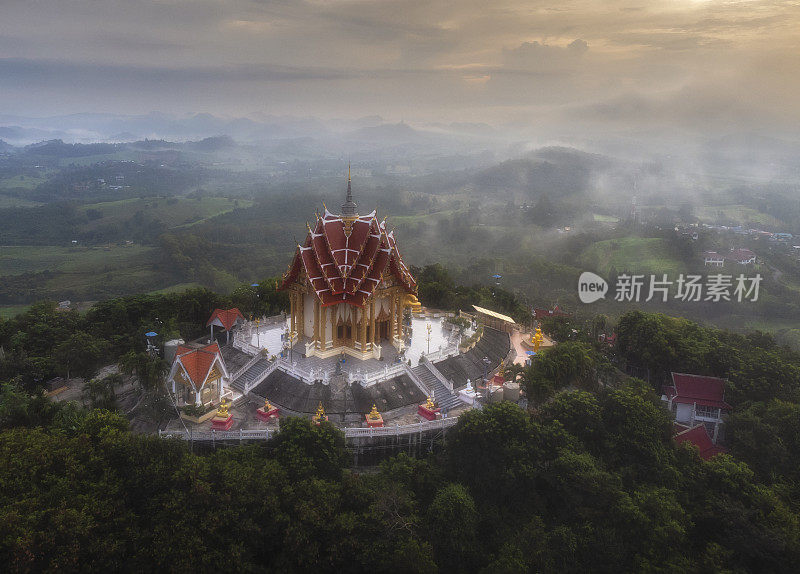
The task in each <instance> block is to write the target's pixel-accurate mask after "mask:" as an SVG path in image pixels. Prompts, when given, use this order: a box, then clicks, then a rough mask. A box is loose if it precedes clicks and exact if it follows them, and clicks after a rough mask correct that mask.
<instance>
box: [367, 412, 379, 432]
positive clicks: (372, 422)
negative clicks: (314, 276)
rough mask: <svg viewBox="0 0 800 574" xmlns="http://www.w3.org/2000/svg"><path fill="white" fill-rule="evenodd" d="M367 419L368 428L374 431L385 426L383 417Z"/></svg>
mask: <svg viewBox="0 0 800 574" xmlns="http://www.w3.org/2000/svg"><path fill="white" fill-rule="evenodd" d="M366 418H367V426H368V427H370V428H373V429H377V428H380V427H382V426H383V417H378V418H377V419H371V418H369V415H366Z"/></svg>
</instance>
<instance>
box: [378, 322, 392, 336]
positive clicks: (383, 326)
mask: <svg viewBox="0 0 800 574" xmlns="http://www.w3.org/2000/svg"><path fill="white" fill-rule="evenodd" d="M375 327H376V329H377V331H378V338H379V339H388V338H389V321H388V320H387V321H378V322H377V323H376V324H375Z"/></svg>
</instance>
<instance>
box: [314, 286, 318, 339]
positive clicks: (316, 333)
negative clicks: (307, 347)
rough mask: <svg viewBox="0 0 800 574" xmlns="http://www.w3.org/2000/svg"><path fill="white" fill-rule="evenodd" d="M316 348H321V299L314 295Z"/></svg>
mask: <svg viewBox="0 0 800 574" xmlns="http://www.w3.org/2000/svg"><path fill="white" fill-rule="evenodd" d="M314 348H315V349H319V299H318V298H316V297H314Z"/></svg>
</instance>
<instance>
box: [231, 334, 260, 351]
mask: <svg viewBox="0 0 800 574" xmlns="http://www.w3.org/2000/svg"><path fill="white" fill-rule="evenodd" d="M233 348H234V349H239V350H240V351H242V352H243V353H247V354H248V355H258V354H260V353H261V349H259V348H258V347H256V346H255V345H252V344H250V343H249V342H248V341H245V340H244V333H243V332H242V331H241V330H239V331H235V332H234V333H233Z"/></svg>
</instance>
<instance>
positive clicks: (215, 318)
mask: <svg viewBox="0 0 800 574" xmlns="http://www.w3.org/2000/svg"><path fill="white" fill-rule="evenodd" d="M244 322H245V318H244V315H242V312H241V311H239V309H237V308H236V307H234V308H233V309H214V312H213V313H211V318H210V319H209V320H208V322H207V323H206V327H209V326H210V327H211V340H212V341H213V340H214V327H219V328H220V329H222V330H223V331H226V333H227V334H226V336H225V337H226V341H229V340H230V337H231V330H232V329H233V328H234V327H237V326H238V325H241V324H243V323H244Z"/></svg>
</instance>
